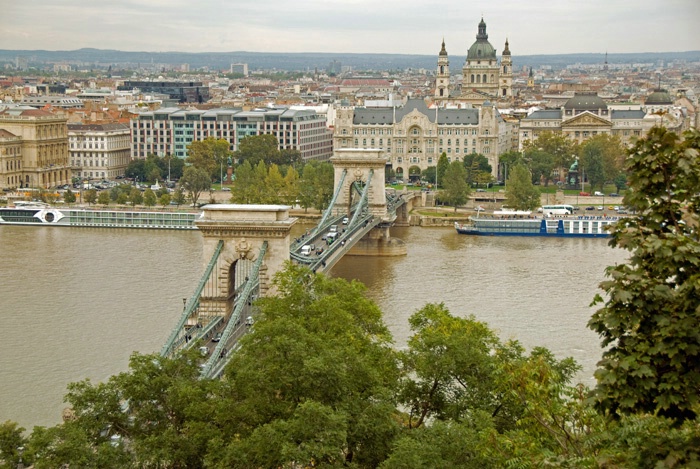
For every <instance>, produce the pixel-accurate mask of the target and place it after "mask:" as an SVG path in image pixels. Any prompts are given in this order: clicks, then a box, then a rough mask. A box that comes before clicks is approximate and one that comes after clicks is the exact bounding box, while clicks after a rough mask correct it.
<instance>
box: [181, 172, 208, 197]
mask: <svg viewBox="0 0 700 469" xmlns="http://www.w3.org/2000/svg"><path fill="white" fill-rule="evenodd" d="M180 187H182V188H183V189H184V190H185V191H187V193H188V194H189V197H190V199H192V204H193V205H194V206H197V200H199V196H200V195H201V194H202V192H203V191H205V190H207V189H209V188H210V187H211V178H210V177H209V174H207V172H206V171H205V170H204V169H201V168H196V167H194V166H188V167H186V168H185V172H184V174H183V175H182V178H180Z"/></svg>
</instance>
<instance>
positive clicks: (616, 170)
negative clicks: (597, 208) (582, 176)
mask: <svg viewBox="0 0 700 469" xmlns="http://www.w3.org/2000/svg"><path fill="white" fill-rule="evenodd" d="M580 153H581V166H582V167H583V169H584V170H585V173H586V179H587V180H588V181H589V182H590V183H591V187H599V188H600V189H601V190H602V188H603V185H604V184H605V183H606V182H608V181H613V180H614V179H615V178H616V177H617V176H619V175H621V173H622V172H623V166H624V161H625V151H624V148H623V146H622V143H621V142H620V139H619V138H618V137H617V136H612V135H608V134H602V135H596V136H594V137H591V138H590V139H588V140H587V141H586V142H585V143H584V144H583V145H582V146H581V149H580Z"/></svg>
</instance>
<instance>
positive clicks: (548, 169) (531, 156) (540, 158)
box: [523, 131, 577, 186]
mask: <svg viewBox="0 0 700 469" xmlns="http://www.w3.org/2000/svg"><path fill="white" fill-rule="evenodd" d="M576 153H577V144H576V142H574V141H572V140H570V139H569V138H567V137H566V136H565V135H562V134H560V133H555V132H550V131H544V132H540V133H539V135H538V136H537V138H536V139H535V140H533V141H531V142H530V141H528V142H526V143H525V148H524V151H523V156H524V158H525V160H526V161H529V162H530V165H529V166H530V170H531V171H532V175H533V182H535V181H536V180H539V179H540V178H542V179H543V180H544V184H545V186H546V185H548V184H549V181H550V180H551V179H552V171H553V170H554V169H557V168H558V169H559V174H560V175H561V176H564V170H565V169H566V168H569V167H570V166H571V163H573V162H574V158H575V155H576Z"/></svg>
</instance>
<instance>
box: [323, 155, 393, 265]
mask: <svg viewBox="0 0 700 469" xmlns="http://www.w3.org/2000/svg"><path fill="white" fill-rule="evenodd" d="M383 153H384V152H383V151H382V150H377V149H361V148H344V149H337V150H335V151H334V152H333V156H332V157H331V159H330V161H331V163H332V164H333V169H334V180H335V187H334V190H338V184H342V185H343V187H342V188H341V189H340V191H339V192H338V196H337V198H336V200H335V203H334V204H333V213H334V214H341V213H347V214H350V211H351V207H352V204H353V203H354V202H356V199H354V198H353V191H354V189H353V188H352V185H353V184H354V183H356V182H360V183H362V185H363V186H365V185H366V184H369V188H368V194H367V209H368V211H369V212H370V213H371V214H372V215H373V216H374V217H377V218H380V219H381V220H382V222H381V223H380V224H378V225H377V226H376V227H375V228H374V229H372V230H371V231H370V232H369V233H367V234H366V235H365V236H364V237H363V238H362V239H361V240H358V241H357V242H356V243H355V245H354V246H353V248H352V249H351V250H350V251H349V252H348V255H351V256H402V255H405V254H406V252H407V251H406V245H405V244H404V242H403V241H402V240H400V239H398V238H392V237H391V235H390V232H389V229H390V227H391V225H392V224H393V222H394V220H395V218H396V214H395V213H389V212H388V211H387V198H386V188H385V185H384V184H385V182H384V181H385V173H386V163H387V159H386V158H385V157H384V155H383ZM343 173H345V177H343ZM355 195H357V194H356V193H355Z"/></svg>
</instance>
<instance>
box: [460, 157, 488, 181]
mask: <svg viewBox="0 0 700 469" xmlns="http://www.w3.org/2000/svg"><path fill="white" fill-rule="evenodd" d="M464 169H466V170H467V182H468V183H469V184H472V183H478V182H480V179H484V178H483V176H482V175H483V174H486V175H488V176H490V175H491V169H492V168H491V165H490V164H489V160H488V158H486V157H485V156H484V155H482V154H480V153H470V154H468V155H464ZM487 182H490V181H487Z"/></svg>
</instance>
